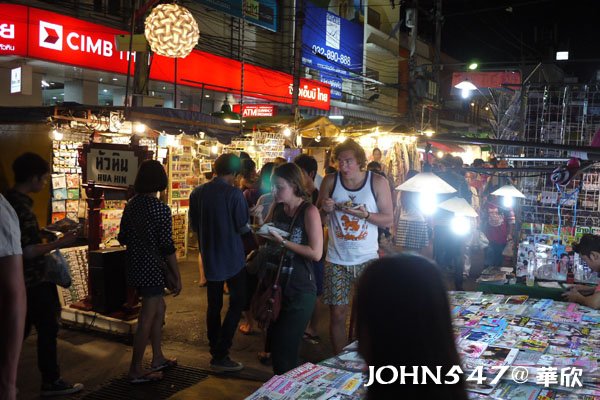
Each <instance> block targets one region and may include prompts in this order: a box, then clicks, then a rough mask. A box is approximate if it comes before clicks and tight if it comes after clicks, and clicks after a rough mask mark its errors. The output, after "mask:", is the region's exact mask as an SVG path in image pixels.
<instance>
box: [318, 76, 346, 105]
mask: <svg viewBox="0 0 600 400" xmlns="http://www.w3.org/2000/svg"><path fill="white" fill-rule="evenodd" d="M320 80H321V82H323V83H327V84H328V85H329V86H331V95H330V98H331V99H333V100H340V99H341V98H342V80H341V79H340V78H336V77H334V76H331V75H327V74H323V73H321V78H320Z"/></svg>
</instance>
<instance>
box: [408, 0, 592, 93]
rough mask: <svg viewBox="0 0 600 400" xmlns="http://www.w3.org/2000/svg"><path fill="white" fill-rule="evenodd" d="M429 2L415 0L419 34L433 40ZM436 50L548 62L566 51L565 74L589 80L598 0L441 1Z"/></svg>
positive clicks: (491, 58)
mask: <svg viewBox="0 0 600 400" xmlns="http://www.w3.org/2000/svg"><path fill="white" fill-rule="evenodd" d="M434 4H435V0H420V1H419V7H420V8H422V9H423V11H424V12H423V13H422V14H421V16H420V27H419V28H420V29H419V30H420V34H421V35H424V36H425V37H426V38H429V39H433V34H434V25H435V24H434V21H433V20H428V19H427V17H426V11H428V10H431V11H433V9H434V7H433V5H434ZM442 9H443V15H444V26H443V31H442V51H444V52H446V53H447V54H448V55H450V56H452V57H454V58H456V59H458V60H460V61H463V62H468V61H471V60H478V61H480V62H513V61H514V62H516V63H518V62H519V61H520V60H525V61H533V62H535V61H550V62H553V60H554V56H555V52H556V51H557V50H568V51H569V58H570V60H583V59H597V60H598V61H596V62H575V61H570V62H562V63H560V64H559V65H560V66H561V68H563V70H565V72H566V74H567V76H578V77H579V82H589V81H590V80H592V79H593V78H594V77H595V74H596V70H599V69H600V0H563V1H557V0H515V1H508V0H490V1H482V0H443V7H442Z"/></svg>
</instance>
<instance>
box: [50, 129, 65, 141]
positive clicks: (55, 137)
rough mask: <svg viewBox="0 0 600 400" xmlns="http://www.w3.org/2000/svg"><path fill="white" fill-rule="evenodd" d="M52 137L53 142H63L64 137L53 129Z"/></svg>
mask: <svg viewBox="0 0 600 400" xmlns="http://www.w3.org/2000/svg"><path fill="white" fill-rule="evenodd" d="M52 137H53V139H54V140H63V137H64V135H63V133H62V132H61V131H59V130H58V129H54V130H53V131H52Z"/></svg>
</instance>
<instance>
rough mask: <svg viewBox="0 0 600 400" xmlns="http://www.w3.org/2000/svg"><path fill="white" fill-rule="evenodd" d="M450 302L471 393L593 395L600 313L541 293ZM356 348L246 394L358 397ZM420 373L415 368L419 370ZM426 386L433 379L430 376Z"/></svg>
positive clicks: (360, 375) (461, 297) (598, 390)
mask: <svg viewBox="0 0 600 400" xmlns="http://www.w3.org/2000/svg"><path fill="white" fill-rule="evenodd" d="M488 286H489V287H490V290H519V291H522V290H525V289H528V290H530V291H536V290H537V292H533V293H536V294H537V295H540V296H542V295H543V294H544V293H553V294H558V295H559V294H560V293H561V292H562V290H559V289H551V290H549V291H548V289H550V288H543V287H539V286H534V287H527V286H526V285H504V286H505V287H502V286H498V285H485V287H486V288H487V287H488ZM491 286H495V287H491ZM506 286H512V288H513V289H507V288H506ZM521 286H522V287H521ZM520 293H521V292H520ZM450 302H451V309H452V318H453V324H454V334H455V338H456V343H457V349H458V352H459V354H460V356H461V365H460V369H461V371H462V378H463V379H464V380H465V381H466V383H467V388H468V391H469V398H470V399H505V400H509V399H510V400H514V399H531V400H540V399H544V400H545V399H600V369H599V368H598V365H599V362H600V345H599V343H600V311H598V310H593V309H590V308H587V307H583V306H579V305H577V304H574V303H565V302H559V301H554V300H551V299H548V298H544V299H535V298H528V297H527V296H523V295H514V296H504V295H501V294H484V293H482V292H451V293H450ZM398 345H399V346H403V345H404V346H410V345H411V344H410V343H409V344H406V343H404V344H403V343H398ZM357 349H358V345H357V343H356V342H354V343H352V344H351V345H349V346H348V347H346V348H345V349H344V351H343V352H342V353H340V354H338V355H337V356H335V357H332V358H329V359H327V360H324V361H322V362H320V363H319V364H312V363H305V364H303V365H301V366H299V367H297V368H295V369H293V370H291V371H288V372H287V373H286V374H284V375H276V376H274V377H273V378H271V379H270V380H269V381H268V382H266V383H265V384H264V385H263V386H262V387H261V388H260V389H259V390H257V391H256V392H255V393H253V394H252V395H251V396H249V397H248V398H247V399H246V400H248V399H250V400H259V399H260V400H262V399H270V400H272V399H286V400H287V399H290V400H291V399H309V398H310V399H319V400H325V399H328V400H332V399H363V398H365V396H366V391H367V389H366V387H365V384H367V383H368V382H370V381H371V379H372V377H371V376H370V375H369V374H370V369H369V368H368V366H367V365H366V364H365V362H364V361H363V360H362V359H361V357H360V355H359V354H358V352H357ZM390 367H391V366H386V367H383V368H388V369H389V368H390ZM393 367H400V366H393ZM406 367H407V370H409V371H412V368H410V366H406ZM398 369H399V368H397V371H398ZM433 370H434V371H435V368H433ZM388 372H389V371H388ZM401 373H402V372H400V374H401ZM424 375H425V374H424V373H423V370H421V372H420V375H419V376H420V377H423V376H424ZM375 376H377V375H376V374H375ZM396 379H397V378H396ZM407 379H411V378H410V377H409V378H407ZM420 379H421V378H420ZM477 379H480V382H479V383H476V382H475V381H476V380H477ZM441 380H442V382H443V381H444V380H445V379H444V377H443V376H442V378H441ZM419 381H420V382H422V381H421V380H419ZM388 383H389V384H391V385H399V384H400V383H399V382H398V381H397V380H396V381H395V382H390V381H388ZM427 384H432V385H433V384H435V381H434V380H432V379H430V377H429V378H428V380H427Z"/></svg>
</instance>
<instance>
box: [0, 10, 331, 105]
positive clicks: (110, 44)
mask: <svg viewBox="0 0 600 400" xmlns="http://www.w3.org/2000/svg"><path fill="white" fill-rule="evenodd" d="M121 34H127V32H125V31H121V30H118V29H113V28H110V27H106V26H103V25H98V24H94V23H91V22H87V21H83V20H80V19H77V18H72V17H67V16H64V15H61V14H58V13H53V12H49V11H44V10H40V9H36V8H32V7H26V6H21V5H12V4H5V3H0V55H14V56H21V57H30V58H34V59H41V60H46V61H51V62H56V63H60V64H67V65H73V66H77V67H81V68H90V69H94V70H100V71H107V72H114V73H118V74H126V73H127V59H128V55H129V53H128V52H126V51H118V50H117V49H116V46H115V35H121ZM2 49H4V50H2ZM152 57H153V58H152V65H151V69H150V79H154V80H159V81H163V82H173V81H174V80H175V79H176V80H177V83H178V84H181V85H185V86H193V87H204V88H206V89H212V90H216V91H222V92H223V91H232V92H240V91H241V90H242V88H241V72H242V65H241V63H240V62H239V61H236V60H233V59H230V58H226V57H221V56H217V55H214V54H210V53H206V52H203V51H199V50H193V51H192V53H191V54H190V55H188V56H187V57H186V58H180V59H178V60H177V77H175V61H174V59H172V58H167V57H161V56H158V55H156V54H154V55H153V56H152ZM131 58H132V63H131V67H132V68H131V69H132V70H131V74H132V75H133V67H134V62H133V61H134V60H135V53H132V56H131ZM292 82H293V77H292V75H290V74H286V73H284V72H280V71H274V70H271V69H267V68H263V67H259V66H256V65H252V64H248V63H246V64H244V88H243V90H244V93H245V94H246V95H248V96H251V97H257V98H262V99H265V100H270V101H276V102H280V103H286V104H291V103H292V93H293V88H292ZM299 92H300V95H299V105H300V106H302V107H314V108H319V109H322V110H329V104H330V87H329V85H328V84H325V83H321V82H318V81H315V80H311V79H301V80H300V91H299Z"/></svg>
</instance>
